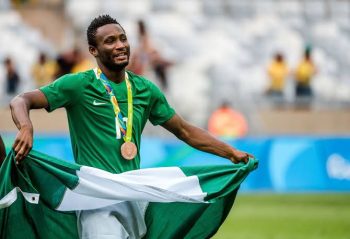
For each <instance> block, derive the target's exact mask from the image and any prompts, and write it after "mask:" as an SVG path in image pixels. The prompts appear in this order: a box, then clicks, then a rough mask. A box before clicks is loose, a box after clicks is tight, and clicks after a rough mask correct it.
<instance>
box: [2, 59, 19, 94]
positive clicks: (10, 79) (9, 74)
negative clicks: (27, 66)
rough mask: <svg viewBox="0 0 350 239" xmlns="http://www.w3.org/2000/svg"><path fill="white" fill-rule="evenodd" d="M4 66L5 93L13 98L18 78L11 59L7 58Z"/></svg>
mask: <svg viewBox="0 0 350 239" xmlns="http://www.w3.org/2000/svg"><path fill="white" fill-rule="evenodd" d="M4 64H5V70H6V84H7V85H6V92H7V94H8V95H9V96H13V95H14V94H16V93H17V90H18V85H19V83H20V77H19V74H18V72H17V70H16V68H15V65H14V64H13V61H12V60H11V58H9V57H7V58H6V59H5V61H4Z"/></svg>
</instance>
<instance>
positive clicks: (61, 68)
mask: <svg viewBox="0 0 350 239" xmlns="http://www.w3.org/2000/svg"><path fill="white" fill-rule="evenodd" d="M56 63H57V71H56V76H55V79H57V78H59V77H60V76H63V75H65V74H69V73H71V72H72V68H73V66H74V63H75V62H74V54H73V52H72V51H68V52H63V53H61V54H59V55H58V57H57V59H56Z"/></svg>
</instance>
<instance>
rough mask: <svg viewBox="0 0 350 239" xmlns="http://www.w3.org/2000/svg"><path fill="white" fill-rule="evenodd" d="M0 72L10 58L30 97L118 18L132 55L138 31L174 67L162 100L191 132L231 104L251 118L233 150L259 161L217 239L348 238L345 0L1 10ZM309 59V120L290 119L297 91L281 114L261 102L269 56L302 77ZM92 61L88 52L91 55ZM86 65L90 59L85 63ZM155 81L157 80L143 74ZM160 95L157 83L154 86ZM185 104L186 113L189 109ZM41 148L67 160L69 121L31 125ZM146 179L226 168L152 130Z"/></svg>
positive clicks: (146, 2) (8, 138) (73, 4)
mask: <svg viewBox="0 0 350 239" xmlns="http://www.w3.org/2000/svg"><path fill="white" fill-rule="evenodd" d="M0 4H1V5H0V6H1V7H0V32H1V38H0V42H1V44H0V60H1V62H2V61H3V60H4V59H5V58H6V57H8V56H10V57H11V58H12V59H13V60H14V62H15V63H16V66H17V68H18V71H19V74H20V76H21V84H20V88H19V92H21V91H26V90H31V89H33V88H34V87H35V86H34V81H33V79H32V78H31V74H30V71H31V67H32V65H33V62H35V61H36V59H37V57H38V54H39V53H40V52H42V51H43V52H45V53H47V54H48V55H49V56H50V57H53V58H54V57H56V56H57V55H59V54H60V53H61V52H65V51H68V50H70V49H72V48H74V47H76V46H79V48H81V49H82V50H84V51H86V50H85V49H87V46H86V42H85V29H86V26H87V25H88V24H89V22H90V21H91V19H92V18H93V17H94V16H96V15H98V14H101V13H109V14H111V15H112V16H114V17H116V18H117V20H118V21H119V22H120V23H121V24H122V25H123V26H124V28H125V30H126V31H127V33H128V36H129V39H130V42H131V47H132V46H133V44H136V41H137V39H136V21H137V20H138V19H143V20H145V22H146V24H147V26H148V30H149V32H150V36H151V38H152V40H153V41H154V42H155V43H156V44H157V46H158V47H159V48H160V49H161V52H162V54H164V56H165V57H167V58H168V59H171V60H172V61H173V62H175V64H174V65H173V66H172V67H171V68H170V69H169V88H168V89H167V91H166V95H167V97H168V99H169V101H170V103H171V104H172V105H173V107H174V108H175V109H176V111H177V112H178V113H179V114H180V115H182V116H183V117H184V118H185V119H186V120H188V121H190V122H192V123H194V124H196V125H199V126H201V127H203V128H206V127H207V126H206V125H207V121H208V118H209V116H210V114H211V112H212V111H213V110H214V109H215V108H216V107H217V106H218V105H219V104H220V103H221V102H222V101H223V100H228V101H229V102H230V104H231V105H232V106H234V108H235V109H237V110H238V111H240V112H242V113H243V114H244V115H245V117H246V118H247V121H248V125H249V131H248V135H247V136H245V137H242V138H237V139H229V140H227V141H228V142H229V143H230V144H232V145H234V146H236V147H238V148H240V149H242V150H246V151H249V152H251V153H253V154H255V155H256V157H257V158H259V160H260V166H259V169H258V170H256V171H255V172H254V173H252V174H251V175H250V176H249V178H248V179H247V180H246V181H245V182H244V184H243V185H242V188H241V191H240V194H239V196H238V198H237V201H236V205H235V207H234V208H233V210H232V212H231V214H230V216H229V218H228V219H227V221H226V222H225V224H224V225H223V227H222V228H221V230H220V231H219V233H218V235H217V236H216V237H215V238H266V239H268V238H281V239H284V238H349V235H348V231H349V230H348V228H350V220H349V219H350V205H349V199H350V194H349V192H350V151H349V149H350V136H349V133H350V124H349V122H350V111H349V105H350V68H349V65H350V55H349V52H350V1H348V0H333V1H332V0H255V1H253V0H251V1H238V0H216V1H211V0H181V1H180V0H178V1H166V0H129V1H121V0H104V1H97V0H66V1H63V0H32V1H29V0H27V1H26V0H22V1H20V0H18V1H6V0H2V1H0ZM307 44H311V45H312V47H313V57H314V60H315V62H316V65H317V68H318V73H317V75H316V76H315V78H314V79H313V82H312V87H313V89H314V93H315V95H314V100H313V102H312V105H311V107H310V108H309V109H295V108H294V107H293V106H294V103H295V100H296V99H295V96H294V94H293V90H292V89H293V82H292V79H289V80H288V81H287V85H286V89H285V105H284V107H283V108H282V109H281V108H278V109H276V108H275V107H274V105H273V104H271V102H270V101H269V100H268V99H267V98H266V96H265V94H264V92H265V90H266V87H267V85H268V78H267V75H266V67H267V64H268V62H269V61H270V59H271V58H272V56H273V54H274V52H276V51H281V52H283V53H284V54H285V56H286V60H287V61H288V64H290V65H291V66H295V65H296V64H297V62H298V60H299V58H300V57H301V54H302V51H303V48H304V46H305V45H307ZM85 53H87V52H85ZM86 57H89V56H88V55H86ZM148 74H149V75H148V76H149V78H150V79H151V80H154V79H155V77H154V75H152V72H148ZM4 75H5V70H4V68H3V66H2V64H1V67H0V92H1V99H0V105H1V107H0V134H1V135H2V136H3V138H4V140H5V144H6V146H7V150H9V149H10V147H11V144H12V141H13V139H14V137H15V134H16V128H15V126H14V124H13V123H12V120H11V115H10V112H9V109H8V106H7V105H8V100H9V96H7V95H6V92H5V76H4ZM155 83H156V84H158V83H159V82H156V81H155ZM187 102H191V103H190V104H189V103H187ZM31 116H32V119H33V123H34V129H35V141H34V148H35V149H37V150H39V151H42V152H46V153H48V154H51V155H54V156H57V157H59V158H64V159H67V160H72V153H71V149H70V141H69V137H68V127H67V123H66V116H65V112H64V110H58V111H56V112H54V113H51V114H47V113H46V112H44V111H41V110H37V111H34V112H32V113H31ZM141 154H142V157H143V161H142V166H143V167H153V166H169V165H179V164H180V165H198V164H225V163H227V162H226V161H225V160H223V159H220V158H218V157H215V156H212V155H209V154H205V153H201V152H197V151H195V150H193V149H191V148H190V147H188V146H186V145H184V144H183V143H181V142H179V141H177V140H176V139H174V137H173V136H172V135H169V134H168V133H167V132H166V131H165V130H163V129H161V128H160V127H152V126H148V127H146V129H145V133H144V135H143V142H142V150H141Z"/></svg>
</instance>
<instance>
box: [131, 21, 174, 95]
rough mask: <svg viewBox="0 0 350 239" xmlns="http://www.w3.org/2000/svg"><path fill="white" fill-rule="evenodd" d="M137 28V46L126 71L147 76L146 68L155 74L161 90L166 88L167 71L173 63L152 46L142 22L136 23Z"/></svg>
mask: <svg viewBox="0 0 350 239" xmlns="http://www.w3.org/2000/svg"><path fill="white" fill-rule="evenodd" d="M137 26H138V46H137V48H136V49H135V50H134V51H133V53H132V54H131V58H130V64H129V65H128V67H127V69H128V70H130V71H132V72H134V73H135V74H138V75H145V74H147V70H148V68H151V70H152V71H153V72H154V73H155V75H156V77H157V80H158V81H159V83H160V86H161V87H162V89H163V90H166V89H167V88H168V74H167V69H168V67H169V66H171V65H172V64H173V63H172V62H171V61H169V60H167V59H165V58H164V57H162V55H161V54H160V52H159V51H158V50H157V49H156V47H155V46H153V44H152V42H151V40H150V37H149V35H148V32H147V30H146V25H145V22H144V21H143V20H139V21H138V22H137Z"/></svg>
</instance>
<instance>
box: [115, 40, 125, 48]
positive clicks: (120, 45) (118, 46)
mask: <svg viewBox="0 0 350 239" xmlns="http://www.w3.org/2000/svg"><path fill="white" fill-rule="evenodd" d="M126 45H127V43H126V42H123V41H120V40H119V41H116V44H115V48H116V49H120V48H125V47H126Z"/></svg>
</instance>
